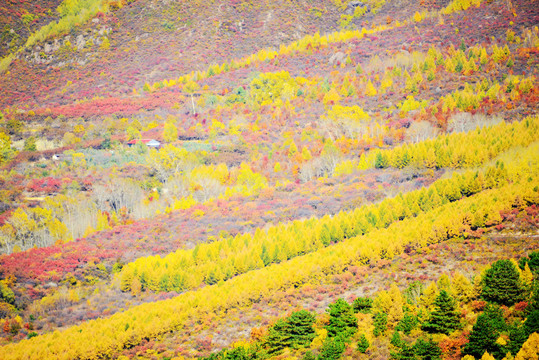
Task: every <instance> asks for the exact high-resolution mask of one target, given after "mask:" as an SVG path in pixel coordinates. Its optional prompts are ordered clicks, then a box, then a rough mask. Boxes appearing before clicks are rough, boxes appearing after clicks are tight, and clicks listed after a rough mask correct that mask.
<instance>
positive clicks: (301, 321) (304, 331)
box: [288, 310, 316, 349]
mask: <svg viewBox="0 0 539 360" xmlns="http://www.w3.org/2000/svg"><path fill="white" fill-rule="evenodd" d="M315 320H316V318H315V316H314V315H313V314H311V313H310V312H308V311H307V310H300V311H296V312H294V313H292V315H290V316H289V317H288V325H289V326H288V329H289V331H290V335H291V339H290V340H291V342H290V345H291V346H292V347H293V348H295V349H297V348H300V347H307V346H309V345H310V344H311V342H312V341H313V339H314V338H315V337H316V333H315V331H314V328H313V323H314V321H315Z"/></svg>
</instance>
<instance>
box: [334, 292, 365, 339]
mask: <svg viewBox="0 0 539 360" xmlns="http://www.w3.org/2000/svg"><path fill="white" fill-rule="evenodd" d="M326 311H327V312H328V313H329V324H328V325H327V326H326V330H327V331H328V336H330V337H335V336H337V335H341V336H342V337H344V338H346V339H347V338H349V337H350V336H352V335H354V334H355V333H356V331H357V318H356V316H355V315H354V310H353V309H352V306H350V304H348V303H347V302H346V301H345V300H343V299H337V301H335V302H334V303H332V304H329V306H328V309H327V310H326Z"/></svg>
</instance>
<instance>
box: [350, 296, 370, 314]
mask: <svg viewBox="0 0 539 360" xmlns="http://www.w3.org/2000/svg"><path fill="white" fill-rule="evenodd" d="M352 307H353V308H354V312H355V313H362V314H368V313H370V312H371V309H372V299H370V298H368V297H358V298H357V299H355V300H354V302H353V303H352Z"/></svg>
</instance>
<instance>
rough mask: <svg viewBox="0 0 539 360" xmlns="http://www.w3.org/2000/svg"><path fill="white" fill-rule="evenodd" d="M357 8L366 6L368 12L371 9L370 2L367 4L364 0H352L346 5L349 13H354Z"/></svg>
mask: <svg viewBox="0 0 539 360" xmlns="http://www.w3.org/2000/svg"><path fill="white" fill-rule="evenodd" d="M357 8H364V9H365V13H368V12H370V11H371V6H370V4H365V3H364V2H362V1H350V2H349V3H348V4H347V5H346V13H347V14H348V15H352V14H353V13H354V11H356V9H357Z"/></svg>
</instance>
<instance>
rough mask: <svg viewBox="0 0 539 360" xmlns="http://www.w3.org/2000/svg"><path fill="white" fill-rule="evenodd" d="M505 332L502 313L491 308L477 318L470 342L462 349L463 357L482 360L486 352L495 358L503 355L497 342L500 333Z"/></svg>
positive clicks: (469, 338)
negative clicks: (468, 356) (469, 356)
mask: <svg viewBox="0 0 539 360" xmlns="http://www.w3.org/2000/svg"><path fill="white" fill-rule="evenodd" d="M504 330H505V321H504V319H503V314H502V312H501V311H500V310H499V309H497V308H494V307H489V308H487V309H486V310H485V312H484V313H483V314H481V315H479V317H478V318H477V321H476V323H475V325H474V326H473V328H472V332H471V333H470V335H469V337H468V340H469V342H468V343H467V344H466V345H464V348H463V349H462V354H463V355H472V356H474V357H476V358H478V359H479V358H481V357H482V356H483V354H484V353H485V351H488V353H489V354H491V355H493V356H495V357H496V356H499V355H502V357H503V349H502V346H501V345H500V344H498V343H497V342H496V340H498V337H499V336H500V333H501V332H502V331H504Z"/></svg>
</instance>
